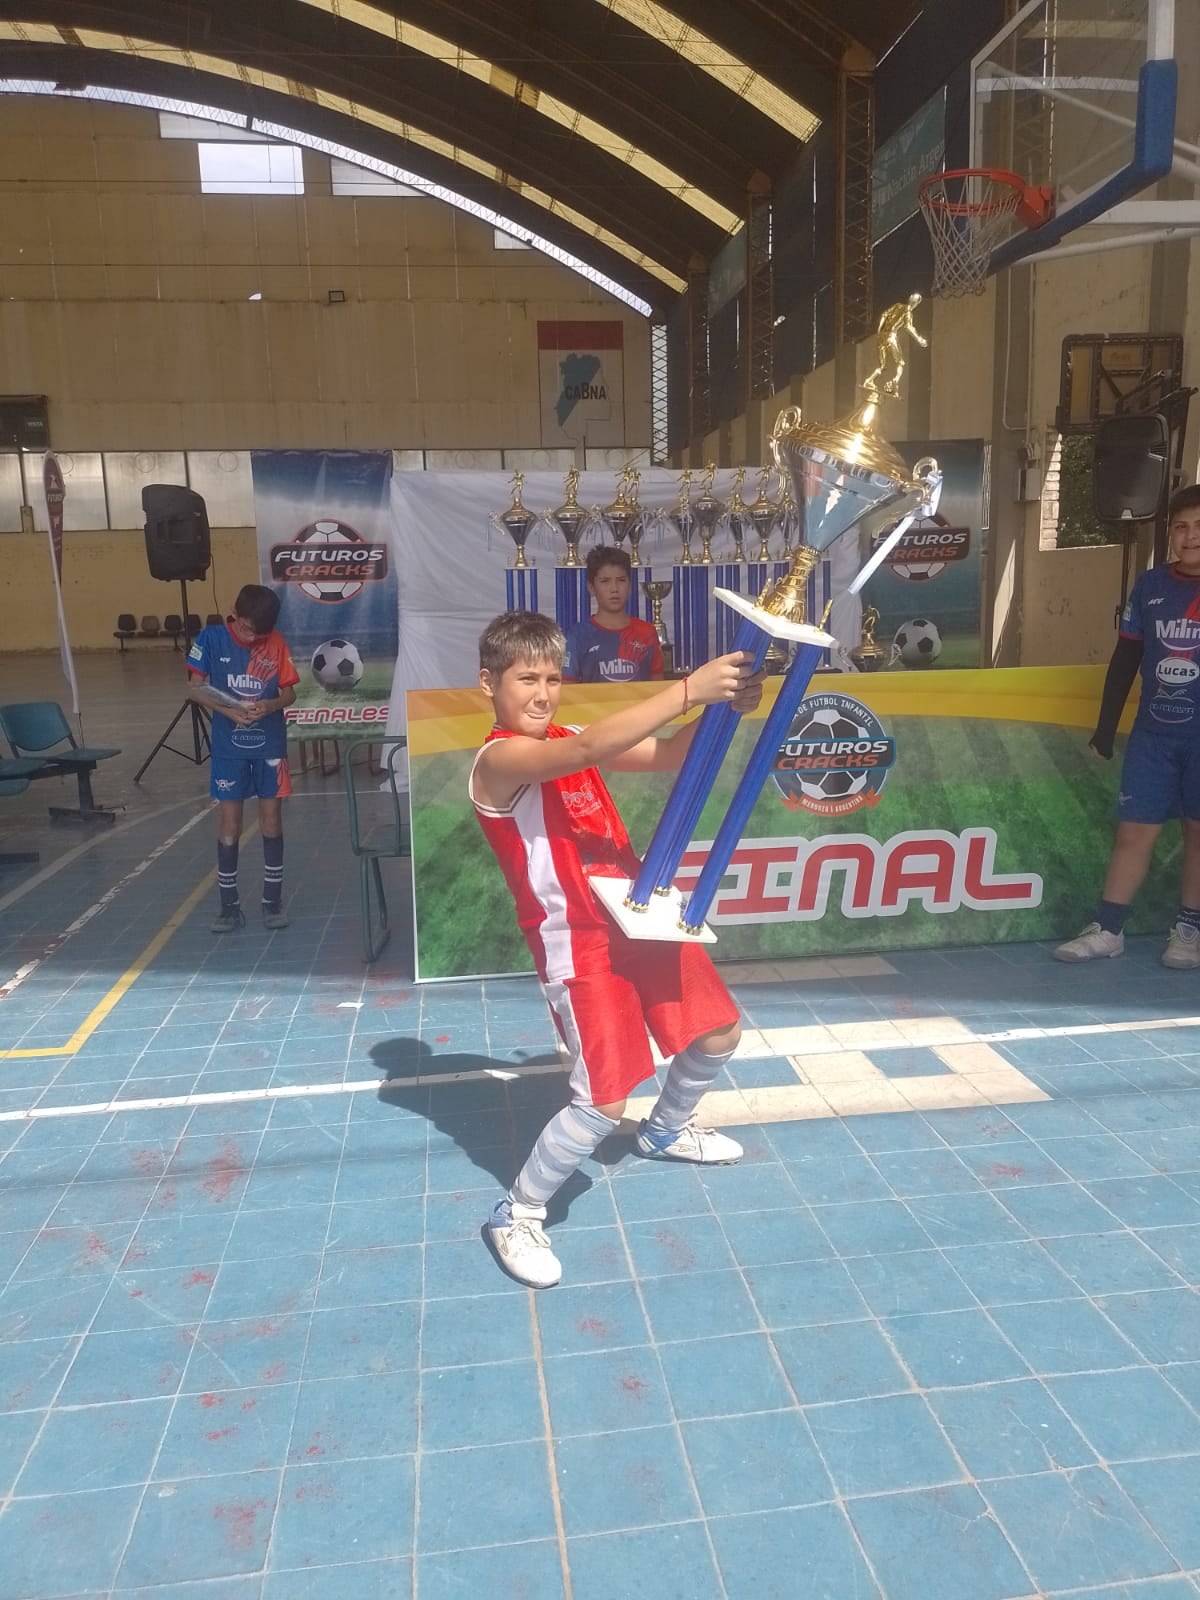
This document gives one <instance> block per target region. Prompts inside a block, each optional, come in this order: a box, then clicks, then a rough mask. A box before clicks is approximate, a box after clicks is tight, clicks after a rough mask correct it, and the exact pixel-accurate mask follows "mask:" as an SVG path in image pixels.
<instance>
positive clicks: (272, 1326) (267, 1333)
mask: <svg viewBox="0 0 1200 1600" xmlns="http://www.w3.org/2000/svg"><path fill="white" fill-rule="evenodd" d="M279 1328H280V1324H279V1323H278V1322H272V1321H270V1320H268V1321H266V1322H260V1323H259V1324H258V1325H257V1326H256V1327H255V1329H254V1337H255V1338H256V1339H269V1338H270V1337H271V1335H272V1334H275V1333H278V1332H279Z"/></svg>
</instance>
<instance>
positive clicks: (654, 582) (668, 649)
mask: <svg viewBox="0 0 1200 1600" xmlns="http://www.w3.org/2000/svg"><path fill="white" fill-rule="evenodd" d="M673 588H674V584H673V583H672V582H671V581H670V580H669V579H667V578H646V579H645V580H644V581H643V583H642V593H643V594H644V595H645V596H646V599H647V600H649V602H650V604H651V606H652V607H653V611H654V615H653V617H652V618H651V627H653V629H654V631H655V633H656V634H657V635H658V647H659V649H660V650H661V651H662V658H663V672H664V673H665V674H666V676H667V677H668V678H669V677H671V676H672V675H673V673H674V671H675V651H674V649H673V648H672V646H671V640H670V637H669V635H668V633H667V625H666V623H665V622H664V621H663V614H662V608H663V601H664V600H665V599H666V598H667V596H668V595H669V594H670V592H671V590H672V589H673Z"/></svg>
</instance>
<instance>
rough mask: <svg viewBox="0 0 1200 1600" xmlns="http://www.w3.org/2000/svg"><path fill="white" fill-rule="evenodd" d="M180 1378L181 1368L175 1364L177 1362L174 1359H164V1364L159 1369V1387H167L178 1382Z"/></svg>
mask: <svg viewBox="0 0 1200 1600" xmlns="http://www.w3.org/2000/svg"><path fill="white" fill-rule="evenodd" d="M178 1378H179V1368H178V1367H177V1366H176V1365H175V1363H174V1362H173V1361H164V1362H163V1364H162V1366H161V1367H159V1369H158V1383H159V1387H160V1388H161V1389H165V1388H167V1387H168V1386H169V1385H171V1384H174V1383H176V1382H177V1381H178Z"/></svg>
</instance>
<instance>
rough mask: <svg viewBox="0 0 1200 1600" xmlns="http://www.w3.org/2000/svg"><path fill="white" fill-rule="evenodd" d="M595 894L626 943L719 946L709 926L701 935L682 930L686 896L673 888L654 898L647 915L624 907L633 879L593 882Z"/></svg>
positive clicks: (651, 898) (701, 931)
mask: <svg viewBox="0 0 1200 1600" xmlns="http://www.w3.org/2000/svg"><path fill="white" fill-rule="evenodd" d="M591 885H592V893H593V894H594V895H595V896H596V898H597V900H599V902H600V904H601V905H602V906H603V907H604V909H605V910H606V911H607V912H608V914H609V916H610V917H611V918H612V919H613V921H614V922H615V923H616V925H617V927H618V928H620V930H621V932H622V933H623V934H624V935H625V937H626V938H627V939H653V940H655V941H656V942H657V943H659V944H716V942H717V936H716V934H715V933H714V932H713V931H712V929H711V928H710V927H709V926H708V924H707V923H705V924H704V926H703V927H702V928H701V929H700V932H699V933H688V932H687V930H686V929H685V928H681V927H680V926H679V922H680V917H681V915H682V912H683V896H682V895H681V894H680V892H679V890H678V889H676V888H674V887H672V888H671V890H670V891H669V892H668V893H667V894H652V895H651V896H650V904H649V905H648V906H647V907H646V909H645V911H634V910H633V909H632V907H630V906H627V905H626V904H625V897H626V896H627V895H628V893H629V891H630V889H632V888H633V882H632V879H630V878H593V879H592V880H591Z"/></svg>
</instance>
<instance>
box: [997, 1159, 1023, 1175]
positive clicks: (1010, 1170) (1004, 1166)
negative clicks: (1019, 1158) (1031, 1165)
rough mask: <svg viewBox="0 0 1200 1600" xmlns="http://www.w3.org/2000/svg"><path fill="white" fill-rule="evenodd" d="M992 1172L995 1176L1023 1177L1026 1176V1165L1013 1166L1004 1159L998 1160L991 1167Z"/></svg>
mask: <svg viewBox="0 0 1200 1600" xmlns="http://www.w3.org/2000/svg"><path fill="white" fill-rule="evenodd" d="M991 1172H992V1177H993V1178H1023V1177H1024V1176H1025V1168H1024V1167H1011V1166H1009V1165H1008V1163H1007V1162H1004V1161H998V1162H997V1163H996V1165H995V1166H994V1167H993V1168H992V1169H991Z"/></svg>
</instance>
